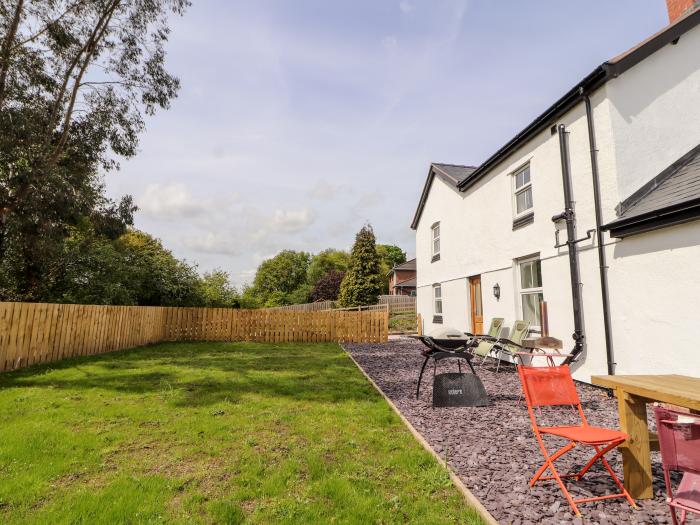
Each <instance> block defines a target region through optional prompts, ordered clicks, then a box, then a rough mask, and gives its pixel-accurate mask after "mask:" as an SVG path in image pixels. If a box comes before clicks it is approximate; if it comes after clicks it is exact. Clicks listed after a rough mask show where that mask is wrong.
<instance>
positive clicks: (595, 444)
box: [518, 365, 637, 516]
mask: <svg viewBox="0 0 700 525" xmlns="http://www.w3.org/2000/svg"><path fill="white" fill-rule="evenodd" d="M518 375H519V376H520V382H521V384H522V387H523V393H524V394H525V401H526V402H527V411H528V412H529V414H530V421H531V422H532V430H533V431H534V433H535V437H536V438H537V442H538V443H539V445H540V449H541V450H542V454H543V455H544V459H545V462H544V464H543V465H542V466H541V467H540V468H539V470H538V471H537V472H536V473H535V475H534V476H533V477H532V479H531V480H530V486H531V487H532V486H534V484H535V483H537V482H538V481H544V480H551V479H554V480H556V482H557V483H558V484H559V487H560V488H561V490H562V492H563V493H564V496H566V499H567V501H568V502H569V505H571V508H572V509H574V513H575V514H576V515H577V516H580V515H581V513H580V512H579V510H578V507H577V504H578V503H587V502H589V501H598V500H604V499H612V498H626V499H627V501H629V503H630V505H632V507H634V508H637V506H636V505H635V503H634V500H633V499H632V498H631V497H630V495H629V493H628V492H627V490H625V487H624V486H623V485H622V483H621V482H620V480H619V479H618V478H617V476H616V475H615V473H614V472H613V470H612V468H610V464H609V463H608V461H607V460H606V459H605V454H606V453H608V452H609V451H611V450H612V449H614V448H615V447H617V446H618V445H620V444H622V443H623V442H624V441H625V440H626V439H627V437H628V436H627V434H625V433H624V432H620V431H618V430H612V429H608V428H601V427H594V426H590V425H589V424H588V421H587V420H586V416H585V415H584V413H583V408H582V407H581V401H580V399H579V397H578V393H577V392H576V385H574V380H573V379H572V377H571V372H570V371H569V367H568V365H562V366H553V367H551V366H550V367H528V366H519V367H518ZM566 405H571V406H575V407H576V408H577V409H578V414H579V416H580V418H581V425H580V426H562V427H541V426H539V425H538V423H537V418H536V417H535V411H534V407H538V409H539V408H540V407H543V406H566ZM542 434H549V435H552V436H558V437H561V438H564V439H568V440H569V443H568V444H566V445H564V446H563V447H562V448H560V449H559V450H557V451H556V452H555V453H554V454H551V455H550V454H549V452H548V451H547V448H546V446H545V444H544V440H543V439H542ZM579 444H580V445H585V446H588V447H592V448H593V449H594V450H595V454H594V455H593V457H592V458H591V459H590V460H589V461H588V462H587V463H586V464H585V465H584V466H583V468H582V469H581V470H580V471H579V472H577V473H574V474H559V472H557V469H556V467H555V466H554V461H555V460H557V459H559V458H560V457H562V456H563V455H564V454H566V453H567V452H569V451H570V450H572V449H573V448H574V447H576V446H577V445H579ZM598 460H600V461H601V463H602V464H603V466H604V467H605V469H606V470H607V471H608V473H609V474H610V476H611V477H612V479H613V481H614V482H615V484H616V485H617V486H618V487H619V488H620V491H621V492H619V493H616V494H607V495H605V496H595V497H589V498H580V499H574V498H573V497H572V496H571V494H569V491H568V490H567V489H566V486H565V485H564V482H563V481H562V478H575V479H576V480H580V479H581V478H582V477H583V476H584V474H586V472H588V470H589V469H590V468H591V467H592V466H593V464H594V463H595V462H596V461H598ZM547 469H549V470H550V472H551V473H552V475H551V476H543V474H544V473H545V472H546V471H547Z"/></svg>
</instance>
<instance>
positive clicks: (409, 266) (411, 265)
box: [392, 257, 416, 270]
mask: <svg viewBox="0 0 700 525" xmlns="http://www.w3.org/2000/svg"><path fill="white" fill-rule="evenodd" d="M415 269H416V259H415V257H414V258H413V259H411V260H410V261H406V262H405V263H401V264H397V265H395V266H394V267H393V268H392V270H415Z"/></svg>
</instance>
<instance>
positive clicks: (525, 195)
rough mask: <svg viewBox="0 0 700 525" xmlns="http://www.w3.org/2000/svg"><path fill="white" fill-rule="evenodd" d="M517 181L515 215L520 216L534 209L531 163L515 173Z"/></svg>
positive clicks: (514, 176) (514, 178) (514, 179)
mask: <svg viewBox="0 0 700 525" xmlns="http://www.w3.org/2000/svg"><path fill="white" fill-rule="evenodd" d="M513 182H514V183H515V189H514V199H515V216H516V217H519V216H521V215H525V214H527V213H529V212H531V211H532V181H531V179H530V165H529V164H528V165H527V166H525V167H523V168H521V169H519V170H518V171H516V172H515V173H513Z"/></svg>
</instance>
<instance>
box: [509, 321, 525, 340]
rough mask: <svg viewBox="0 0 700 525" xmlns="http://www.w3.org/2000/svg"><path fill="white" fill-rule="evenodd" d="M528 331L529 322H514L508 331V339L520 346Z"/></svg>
mask: <svg viewBox="0 0 700 525" xmlns="http://www.w3.org/2000/svg"><path fill="white" fill-rule="evenodd" d="M529 331H530V321H515V324H514V325H513V328H512V329H511V331H510V337H509V339H510V340H511V341H513V342H514V343H518V344H521V343H522V342H523V339H525V336H526V335H527V333H528V332H529Z"/></svg>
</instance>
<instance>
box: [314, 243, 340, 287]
mask: <svg viewBox="0 0 700 525" xmlns="http://www.w3.org/2000/svg"><path fill="white" fill-rule="evenodd" d="M349 262H350V254H349V253H348V252H346V251H343V250H335V249H333V248H328V249H327V250H323V251H322V252H319V253H317V254H316V255H314V256H313V257H312V258H311V264H310V265H309V271H308V277H307V281H308V283H309V284H310V285H311V286H314V285H315V284H316V283H317V282H318V281H319V279H321V278H322V277H323V276H325V275H326V274H328V273H329V272H332V271H336V272H338V271H339V272H345V271H346V270H347V269H348V263H349Z"/></svg>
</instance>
